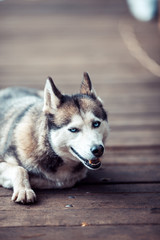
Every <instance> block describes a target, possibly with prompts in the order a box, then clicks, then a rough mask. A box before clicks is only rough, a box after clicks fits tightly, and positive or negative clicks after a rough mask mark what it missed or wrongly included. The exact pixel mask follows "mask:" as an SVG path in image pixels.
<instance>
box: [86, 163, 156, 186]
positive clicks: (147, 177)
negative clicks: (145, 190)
mask: <svg viewBox="0 0 160 240" xmlns="http://www.w3.org/2000/svg"><path fill="white" fill-rule="evenodd" d="M85 182H87V183H94V184H97V183H99V184H100V183H103V182H106V183H107V182H109V183H136V182H138V183H144V182H145V183H154V182H160V164H155V165H154V164H153V165H142V166H140V165H138V164H137V165H117V166H116V165H112V166H108V165H107V164H104V165H103V168H101V169H100V170H98V171H96V172H94V173H93V172H92V171H90V172H89V173H88V177H87V179H86V180H85Z"/></svg>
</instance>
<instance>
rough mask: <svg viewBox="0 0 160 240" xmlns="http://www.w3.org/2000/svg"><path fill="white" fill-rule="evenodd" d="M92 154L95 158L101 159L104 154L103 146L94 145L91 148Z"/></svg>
mask: <svg viewBox="0 0 160 240" xmlns="http://www.w3.org/2000/svg"><path fill="white" fill-rule="evenodd" d="M91 152H92V153H93V155H94V156H95V157H101V156H102V155H103V152H104V147H103V146H102V145H94V146H93V147H91Z"/></svg>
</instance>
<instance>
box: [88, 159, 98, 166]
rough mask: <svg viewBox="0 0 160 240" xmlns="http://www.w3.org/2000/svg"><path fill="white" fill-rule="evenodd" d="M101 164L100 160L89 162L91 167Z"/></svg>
mask: <svg viewBox="0 0 160 240" xmlns="http://www.w3.org/2000/svg"><path fill="white" fill-rule="evenodd" d="M99 162H100V159H96V160H89V164H91V165H97V164H98V163H99Z"/></svg>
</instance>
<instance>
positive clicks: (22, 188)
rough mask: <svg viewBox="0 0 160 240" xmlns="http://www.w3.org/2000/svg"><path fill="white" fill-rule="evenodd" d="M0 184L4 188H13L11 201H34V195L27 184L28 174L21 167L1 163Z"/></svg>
mask: <svg viewBox="0 0 160 240" xmlns="http://www.w3.org/2000/svg"><path fill="white" fill-rule="evenodd" d="M0 184H1V185H2V186H3V187H5V188H13V195H12V201H15V202H17V203H32V202H35V201H36V195H35V193H34V191H33V190H32V189H31V186H30V183H29V176H28V173H27V171H26V170H25V169H24V168H23V167H20V166H17V165H12V164H9V163H6V162H1V163H0Z"/></svg>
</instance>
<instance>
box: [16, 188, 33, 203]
mask: <svg viewBox="0 0 160 240" xmlns="http://www.w3.org/2000/svg"><path fill="white" fill-rule="evenodd" d="M12 201H14V202H16V203H23V204H26V203H34V202H35V201H36V194H35V193H34V191H33V190H32V189H26V188H22V189H19V190H17V191H14V193H13V195H12Z"/></svg>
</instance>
